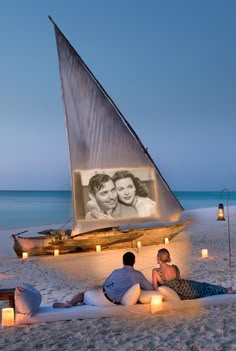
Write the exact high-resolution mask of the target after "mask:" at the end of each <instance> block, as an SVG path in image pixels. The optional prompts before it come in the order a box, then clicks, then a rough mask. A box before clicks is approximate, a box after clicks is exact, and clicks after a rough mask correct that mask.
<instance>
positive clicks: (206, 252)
mask: <svg viewBox="0 0 236 351" xmlns="http://www.w3.org/2000/svg"><path fill="white" fill-rule="evenodd" d="M207 257H208V250H207V249H202V258H207Z"/></svg>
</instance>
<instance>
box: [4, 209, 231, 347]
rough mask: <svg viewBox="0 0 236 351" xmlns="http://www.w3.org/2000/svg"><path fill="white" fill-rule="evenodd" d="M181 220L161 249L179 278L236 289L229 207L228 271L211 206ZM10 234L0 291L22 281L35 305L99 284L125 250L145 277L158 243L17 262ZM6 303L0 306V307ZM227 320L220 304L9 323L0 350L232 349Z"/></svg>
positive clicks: (222, 234)
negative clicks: (35, 293)
mask: <svg viewBox="0 0 236 351" xmlns="http://www.w3.org/2000/svg"><path fill="white" fill-rule="evenodd" d="M184 216H191V218H192V219H193V220H192V223H191V224H190V225H189V226H188V227H187V228H186V229H185V230H184V231H182V232H181V233H179V234H178V235H177V236H176V237H175V238H174V239H172V240H171V242H170V244H169V245H168V246H166V247H167V248H168V249H169V251H170V253H171V257H172V262H173V263H175V264H177V265H178V266H179V267H180V270H181V272H182V276H183V277H184V278H191V279H195V280H199V281H208V282H210V283H214V284H219V285H222V286H231V285H236V256H235V251H234V250H235V248H236V238H235V237H234V234H233V233H234V232H235V228H236V221H235V217H236V207H230V218H231V221H230V229H231V233H232V237H231V246H232V257H231V258H232V267H231V269H230V268H229V252H228V238H227V221H224V222H217V221H216V209H215V208H207V209H197V210H188V211H185V213H184ZM40 228H42V226H41V227H40ZM47 228H48V226H47ZM38 229H39V227H34V228H33V230H38ZM17 231H18V230H17ZM17 231H16V230H14V232H17ZM19 231H21V229H20V230H19ZM11 234H12V230H6V231H1V232H0V237H1V240H2V245H1V249H0V262H1V270H0V278H1V285H2V288H4V287H13V286H16V285H17V284H20V283H21V282H25V283H29V284H31V285H33V286H35V287H36V288H37V289H38V290H39V291H40V292H41V294H42V298H43V301H42V303H50V304H51V303H53V302H55V301H58V300H63V301H65V300H68V299H69V298H70V297H71V296H73V295H74V294H76V293H78V292H79V291H84V290H86V289H89V288H93V287H96V286H99V285H101V284H102V282H103V281H104V280H105V278H106V277H107V275H108V274H110V272H111V271H112V270H113V269H115V268H118V267H120V266H121V261H122V255H123V253H124V252H126V251H133V252H134V253H135V255H136V265H135V268H136V269H139V270H141V271H142V272H143V273H144V274H145V276H146V277H147V278H148V279H151V270H152V268H153V267H155V266H156V252H157V250H158V249H159V248H160V247H163V246H164V245H155V246H146V247H142V248H141V250H140V251H139V252H137V251H136V250H133V249H120V250H106V251H102V252H101V253H96V252H84V253H74V254H67V255H60V256H59V257H54V256H42V257H30V258H29V259H28V260H22V259H19V258H17V257H16V255H15V254H14V251H13V249H12V245H13V240H12V238H11V236H10V235H11ZM203 248H207V249H208V252H209V257H208V258H207V259H202V258H201V249H203ZM6 304H7V303H6V302H1V306H2V307H3V306H4V307H5V306H6ZM235 316H236V306H235V305H226V306H211V307H207V308H202V309H201V310H198V311H174V312H173V311H172V312H163V313H161V314H158V315H157V314H153V315H152V314H148V315H146V316H141V317H134V316H130V318H126V319H124V318H121V317H119V318H118V317H114V318H107V319H106V318H105V319H99V320H73V321H58V322H52V323H43V324H39V325H28V326H14V327H10V328H4V329H2V330H1V334H0V340H1V346H0V349H7V350H10V351H13V350H17V349H20V348H22V349H23V348H24V349H25V350H32V349H37V348H41V349H42V350H50V351H51V350H58V349H68V350H101V349H104V350H155V349H158V350H171V349H173V345H175V347H174V349H175V350H195V351H196V350H205V349H207V348H208V349H210V350H223V349H225V350H233V349H235V347H236V337H235V336H234V319H235Z"/></svg>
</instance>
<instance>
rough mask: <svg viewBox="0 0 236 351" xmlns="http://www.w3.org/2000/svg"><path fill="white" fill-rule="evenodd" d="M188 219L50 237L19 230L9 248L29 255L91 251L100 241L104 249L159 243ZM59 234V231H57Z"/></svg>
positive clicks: (49, 234)
mask: <svg viewBox="0 0 236 351" xmlns="http://www.w3.org/2000/svg"><path fill="white" fill-rule="evenodd" d="M190 222H191V220H190V219H189V220H187V221H185V222H182V223H175V224H169V225H163V226H159V227H150V228H148V227H145V228H133V229H125V230H121V229H119V228H113V229H111V230H107V229H106V230H104V231H103V230H99V231H97V232H91V233H85V234H80V235H77V236H75V237H73V238H68V231H67V233H66V235H65V236H64V237H63V234H64V233H65V232H63V233H62V236H61V237H60V238H58V236H57V237H55V236H54V237H52V234H51V233H52V232H53V231H52V230H48V231H44V232H40V234H41V233H42V234H43V235H41V236H39V237H37V236H36V237H24V236H22V235H21V234H13V235H12V236H13V239H14V245H13V248H14V250H15V252H16V254H17V256H19V257H22V253H23V252H24V251H26V252H28V255H29V256H36V255H46V254H50V253H53V252H54V250H55V249H59V251H60V253H70V252H76V251H91V250H92V251H95V249H96V245H101V248H102V249H103V250H104V249H120V248H133V247H136V246H137V241H138V240H140V241H141V242H142V246H148V245H159V244H162V243H164V239H165V238H168V239H169V240H171V239H173V238H174V237H175V236H176V235H177V234H178V233H180V232H181V231H182V230H183V229H184V228H185V227H186V226H187V225H188V224H189V223H190ZM57 234H59V236H60V234H61V233H60V232H57Z"/></svg>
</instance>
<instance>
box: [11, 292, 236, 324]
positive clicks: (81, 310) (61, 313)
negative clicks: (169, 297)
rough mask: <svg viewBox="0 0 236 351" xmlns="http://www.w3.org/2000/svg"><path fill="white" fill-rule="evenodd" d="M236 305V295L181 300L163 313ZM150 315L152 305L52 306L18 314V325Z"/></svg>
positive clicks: (42, 306)
mask: <svg viewBox="0 0 236 351" xmlns="http://www.w3.org/2000/svg"><path fill="white" fill-rule="evenodd" d="M233 303H236V294H235V295H234V294H232V295H231V294H223V295H214V296H209V297H204V298H201V299H195V300H184V301H183V300H182V301H181V300H179V301H172V302H163V304H162V310H161V311H158V312H157V313H162V311H171V310H173V311H174V310H178V309H189V308H190V309H197V308H202V307H204V306H209V305H226V304H233ZM147 313H150V304H136V305H133V306H122V305H112V306H107V307H101V306H89V305H83V306H75V307H70V308H53V307H52V305H41V306H40V308H39V311H38V313H37V314H35V315H34V316H32V317H31V316H29V315H24V314H20V313H17V314H16V321H15V323H16V325H19V324H33V323H45V322H55V321H61V320H73V319H91V318H105V317H119V316H121V317H130V316H139V315H145V314H147Z"/></svg>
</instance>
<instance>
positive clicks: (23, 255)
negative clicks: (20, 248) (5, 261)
mask: <svg viewBox="0 0 236 351" xmlns="http://www.w3.org/2000/svg"><path fill="white" fill-rule="evenodd" d="M22 258H23V260H25V259H26V258H28V252H22Z"/></svg>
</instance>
